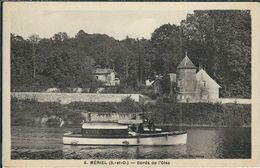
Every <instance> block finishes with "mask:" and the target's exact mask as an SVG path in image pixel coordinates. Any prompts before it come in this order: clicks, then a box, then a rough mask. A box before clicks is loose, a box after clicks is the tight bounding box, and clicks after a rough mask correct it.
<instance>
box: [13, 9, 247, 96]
mask: <svg viewBox="0 0 260 168" xmlns="http://www.w3.org/2000/svg"><path fill="white" fill-rule="evenodd" d="M173 17H174V16H173ZM185 50H187V52H188V56H189V57H190V59H191V60H192V61H193V62H194V64H195V65H196V66H197V67H198V66H202V67H204V68H206V71H207V72H208V73H209V75H210V76H212V78H214V79H215V80H216V81H217V82H218V83H219V84H220V85H221V87H222V89H221V90H220V94H221V95H220V96H222V97H250V95H251V17H250V13H249V11H239V10H236V11H217V10H214V11H194V13H193V14H188V15H187V18H186V20H183V21H182V22H181V24H180V25H179V26H177V25H171V24H164V25H162V26H160V27H159V28H157V29H156V30H155V31H154V32H153V33H152V36H151V39H132V38H129V37H126V38H125V39H124V40H121V41H119V40H115V39H114V38H112V37H109V36H107V35H102V34H88V33H87V32H84V31H83V30H80V31H79V32H78V33H77V35H76V36H75V37H69V36H68V35H67V33H65V32H60V33H57V34H55V35H54V36H53V37H52V38H50V39H46V38H43V39H40V38H39V37H37V35H32V36H31V37H30V38H28V39H24V38H23V37H21V36H19V35H15V34H11V83H12V90H16V91H43V90H45V89H46V88H49V87H58V88H67V87H83V88H87V87H88V88H91V87H97V86H98V82H97V81H96V80H95V79H94V78H93V77H92V73H93V70H94V68H96V67H102V68H112V69H114V70H115V71H116V72H117V73H118V76H119V77H120V80H121V86H120V87H121V88H125V89H127V90H129V91H130V92H131V91H137V90H140V87H142V85H143V84H144V81H145V80H146V79H152V78H154V77H155V75H158V74H161V75H163V76H166V74H167V73H169V72H176V67H177V65H178V63H179V62H180V61H181V60H182V59H183V57H184V55H185ZM164 79H168V78H166V77H165V78H164ZM167 83H168V85H169V82H167V81H166V82H164V87H163V88H167V89H168V90H169V86H167ZM165 84H166V85H165ZM121 90H122V89H121ZM123 90H124V89H123ZM168 90H166V91H164V92H165V93H167V92H168Z"/></svg>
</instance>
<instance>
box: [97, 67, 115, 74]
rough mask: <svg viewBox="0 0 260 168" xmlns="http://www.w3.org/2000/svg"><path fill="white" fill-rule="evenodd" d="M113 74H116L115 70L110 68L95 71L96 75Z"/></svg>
mask: <svg viewBox="0 0 260 168" xmlns="http://www.w3.org/2000/svg"><path fill="white" fill-rule="evenodd" d="M112 72H114V70H113V69H109V68H104V69H102V68H98V69H95V70H94V73H95V74H110V73H112Z"/></svg>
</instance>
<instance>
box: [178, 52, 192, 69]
mask: <svg viewBox="0 0 260 168" xmlns="http://www.w3.org/2000/svg"><path fill="white" fill-rule="evenodd" d="M186 68H187V69H196V66H195V65H194V64H193V63H192V62H191V60H190V59H189V57H188V56H187V55H186V56H185V57H184V59H183V60H182V61H181V63H180V64H179V65H178V67H177V69H186Z"/></svg>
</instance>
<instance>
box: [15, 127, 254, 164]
mask: <svg viewBox="0 0 260 168" xmlns="http://www.w3.org/2000/svg"><path fill="white" fill-rule="evenodd" d="M163 129H164V130H167V131H171V130H173V129H174V128H173V127H163ZM184 129H186V130H187V131H188V139H187V144H186V145H180V146H148V147H144V146H140V147H138V146H135V147H126V146H123V147H120V146H119V147H114V146H111V147H109V146H70V145H63V144H62V134H63V133H64V132H65V131H79V128H49V127H21V126H12V128H11V159H184V158H192V159H194V158H210V159H211V158H212V159H213V158H222V159H223V158H251V128H240V127H238V128H201V127H193V128H184Z"/></svg>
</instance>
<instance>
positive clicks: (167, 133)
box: [63, 131, 187, 138]
mask: <svg viewBox="0 0 260 168" xmlns="http://www.w3.org/2000/svg"><path fill="white" fill-rule="evenodd" d="M185 133H187V132H186V131H174V132H161V133H151V134H149V133H148V134H147V133H146V134H139V133H136V134H128V135H82V134H75V133H66V134H64V135H63V137H75V138H137V137H138V138H151V137H162V136H167V135H168V136H171V135H181V134H185Z"/></svg>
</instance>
